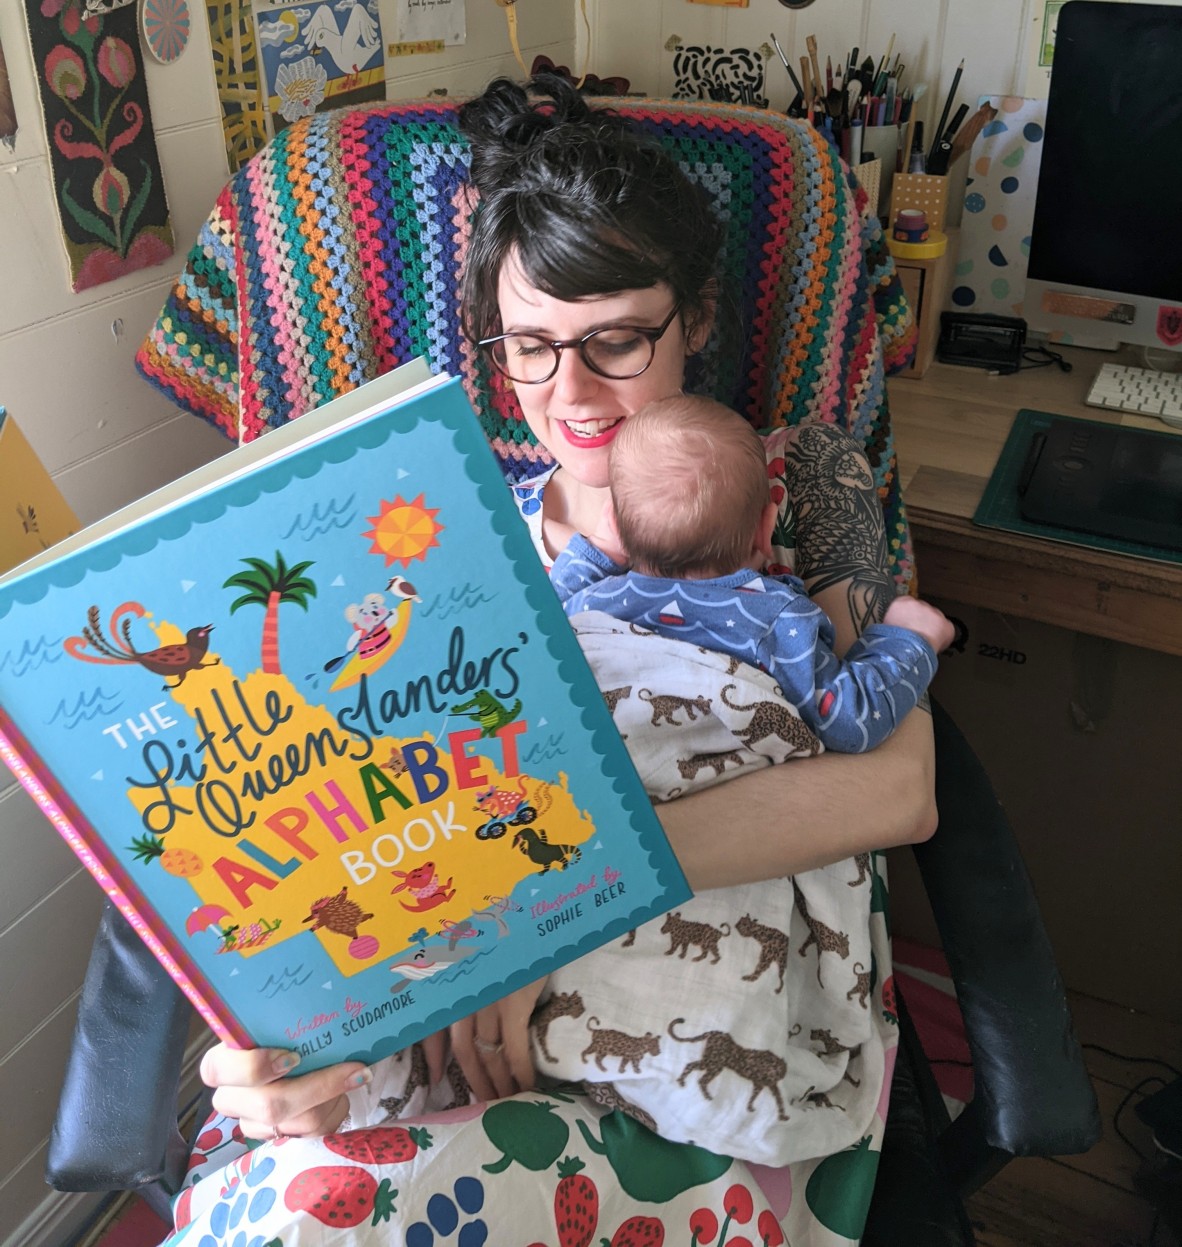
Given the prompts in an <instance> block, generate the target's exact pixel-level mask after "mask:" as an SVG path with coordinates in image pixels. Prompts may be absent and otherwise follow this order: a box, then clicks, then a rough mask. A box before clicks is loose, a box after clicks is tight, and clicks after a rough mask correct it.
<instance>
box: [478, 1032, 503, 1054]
mask: <svg viewBox="0 0 1182 1247" xmlns="http://www.w3.org/2000/svg"><path fill="white" fill-rule="evenodd" d="M472 1043H473V1044H474V1045H475V1047H476V1050H477V1051H478V1052H483V1053H484V1054H485V1055H486V1056H494V1055H495V1054H496V1053H498V1052H504V1051H505V1045H504V1044H503V1043H494V1042H493V1041H492V1040H491V1039H481V1037H480V1036H479V1035H477V1036H476V1038H475V1039H474V1040H472Z"/></svg>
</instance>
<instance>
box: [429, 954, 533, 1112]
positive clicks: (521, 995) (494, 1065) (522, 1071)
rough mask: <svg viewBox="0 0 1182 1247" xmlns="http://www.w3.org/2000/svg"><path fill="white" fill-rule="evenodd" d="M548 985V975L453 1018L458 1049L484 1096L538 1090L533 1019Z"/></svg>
mask: <svg viewBox="0 0 1182 1247" xmlns="http://www.w3.org/2000/svg"><path fill="white" fill-rule="evenodd" d="M545 985H546V980H545V979H538V980H537V982H534V983H529V984H527V986H525V987H522V988H519V989H518V990H517V991H515V992H514V993H513V994H512V995H511V996H505V997H504V998H503V999H502V1000H498V1001H497V1002H496V1003H495V1004H491V1005H488V1006H486V1007H485V1008H483V1009H481V1010H479V1011H478V1012H477V1013H473V1014H472V1015H471V1016H470V1017H466V1018H463V1019H462V1020H460V1021H459V1022H453V1023H452V1026H451V1046H452V1051H453V1052H454V1053H455V1057H456V1060H457V1061H459V1063H460V1069H461V1070H462V1071H463V1073H464V1077H465V1078H466V1079H467V1080H468V1086H470V1087H471V1088H472V1093H473V1094H474V1095H475V1096H476V1098H477V1099H478V1100H499V1099H501V1098H502V1097H503V1096H507V1095H513V1094H514V1093H515V1092H518V1091H531V1090H532V1089H533V1086H534V1082H535V1076H534V1065H533V1059H532V1057H531V1056H530V1049H529V1019H530V1015H531V1014H532V1013H533V1011H534V1006H535V1005H536V1004H537V1003H538V997H539V996H540V995H541V994H542V988H543V987H544V986H545Z"/></svg>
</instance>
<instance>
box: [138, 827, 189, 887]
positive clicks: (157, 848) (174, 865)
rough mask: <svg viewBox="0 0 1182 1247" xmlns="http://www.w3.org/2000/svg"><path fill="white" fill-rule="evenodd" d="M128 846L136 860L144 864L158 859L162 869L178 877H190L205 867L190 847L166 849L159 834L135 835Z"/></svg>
mask: <svg viewBox="0 0 1182 1247" xmlns="http://www.w3.org/2000/svg"><path fill="white" fill-rule="evenodd" d="M128 847H129V848H130V849H131V851H132V853H133V854H134V856H135V860H136V861H137V862H143V863H144V864H145V865H146V864H147V863H149V862H154V861H156V860H159V862H160V866H161V868H162V869H163V870H166V871H167V872H168V873H169V874H170V875H176V876H177V877H178V878H179V879H192V878H193V876H194V875H199V874H200V873H201V872H202V871H203V870H204V869H205V863H204V862H203V861H202V860H201V858H200V857H198V856H197V854H196V853H194V852H193V850H192V849H179V848H178V849H166V848H165V847H164V841H163V840H161V839H160V837H159V836H136V837H135V838H134V839H133V840H132V842H131V844H130V845H129V846H128Z"/></svg>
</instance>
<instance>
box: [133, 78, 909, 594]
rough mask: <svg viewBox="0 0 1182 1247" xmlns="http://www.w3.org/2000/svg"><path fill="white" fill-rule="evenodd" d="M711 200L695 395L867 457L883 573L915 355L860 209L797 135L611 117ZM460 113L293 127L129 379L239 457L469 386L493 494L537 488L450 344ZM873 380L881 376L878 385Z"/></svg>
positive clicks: (461, 221) (742, 117) (753, 121)
mask: <svg viewBox="0 0 1182 1247" xmlns="http://www.w3.org/2000/svg"><path fill="white" fill-rule="evenodd" d="M610 103H611V105H612V107H614V108H616V109H617V110H618V111H620V112H621V113H623V114H625V115H627V116H629V117H632V118H634V119H635V120H636V122H637V124H638V125H639V126H640V127H641V128H642V129H643V130H645V131H648V132H649V133H650V134H651V135H652V136H653V137H654V138H655V139H657V140H659V141H660V142H661V143H662V144H663V145H664V146H665V147H666V148H667V149H668V150H669V151H670V152H671V153H672V154H673V155H674V156H675V157H676V159H677V160H678V161H679V162H680V163H681V165H682V167H683V168H684V169H685V171H686V172H687V174H688V175H689V176H690V177H691V178H693V179H694V180H695V181H696V182H698V183H699V184H701V185H702V186H704V187H705V188H706V189H707V190H708V191H709V192H710V193H711V195H712V196H713V198H714V200H715V202H716V204H717V206H718V211H719V213H720V215H721V216H722V218H723V220H724V221H725V223H726V226H727V237H726V243H725V250H724V256H723V264H722V276H723V282H724V293H723V301H722V304H721V306H722V307H723V308H724V309H729V310H731V311H732V313H733V314H732V315H731V316H729V317H728V316H720V317H719V318H718V325H717V327H716V329H715V332H714V334H713V336H712V338H711V340H710V342H709V343H708V344H707V347H706V350H705V351H704V352H703V353H702V355H701V356H700V357H699V358H698V359H697V360H696V361H694V363H695V367H694V368H693V370H692V375H691V377H690V384H691V386H692V388H694V389H695V390H699V391H703V392H707V393H711V394H713V395H715V397H717V398H719V399H720V400H722V401H723V402H726V403H729V404H730V405H732V406H734V407H736V408H737V409H738V410H739V411H741V412H743V413H744V414H745V415H746V416H747V418H748V419H749V420H751V421H752V422H753V423H754V424H755V425H756V426H757V427H759V428H768V427H775V426H779V425H784V424H798V423H800V422H802V421H805V420H825V421H830V422H834V423H837V424H839V425H841V426H843V427H844V428H846V429H847V430H848V431H849V432H850V433H851V434H852V436H853V437H855V438H856V439H857V440H858V441H860V442H861V443H862V444H863V445H864V446H865V448H866V451H867V454H868V455H869V458H870V463H871V465H872V467H873V469H874V472H875V478H876V481H877V483H878V487H879V493H880V496H881V497H882V500H883V506H884V509H885V511H886V524H887V535H888V538H889V540H890V542H891V550H892V559H893V565H894V572H895V576H896V579H897V581H898V582H899V583H900V584H903V583H906V582H908V581H910V579H911V575H912V559H911V548H910V541H909V538H908V534H907V524H906V519H905V516H904V512H903V507H902V502H901V499H900V497H899V488H898V479H897V474H896V466H895V455H894V444H893V440H892V437H891V429H890V418H889V412H888V408H887V399H886V389H885V384H884V375H885V371H893V370H895V369H896V368H898V367H902V366H903V365H905V364H906V362H907V360H908V358H909V357H910V354H911V351H912V349H913V346H914V329H913V324H912V320H911V315H910V312H909V310H908V308H907V305H906V303H905V301H904V299H903V297H902V290H901V287H900V284H899V281H898V278H897V276H896V274H895V270H894V266H893V263H892V261H891V259H890V255H889V252H888V251H887V249H886V243H885V238H884V235H883V232H882V229H881V226H880V225H879V222H878V221H877V219H876V218H875V217H874V216H873V215H871V214H870V213H869V212H868V209H867V205H866V197H865V195H864V193H863V192H862V191H861V190H859V189H858V188H857V185H856V183H855V182H854V181H853V179H852V178H851V177H850V176H849V174H848V172H847V171H846V170H845V168H844V167H843V166H842V165H841V164H840V162H839V160H838V159H837V156H836V154H835V152H834V151H833V149H832V147H830V146H829V144H828V143H827V142H826V140H825V139H824V137H823V136H822V135H820V134H819V133H818V132H817V131H815V130H814V129H812V128H811V127H809V126H807V125H804V124H802V123H800V122H797V121H794V120H792V119H790V118H787V117H783V116H779V115H778V114H775V113H768V112H761V111H758V110H755V109H749V108H742V107H737V106H727V105H718V104H698V103H691V102H687V101H651V100H645V101H621V100H615V101H610ZM455 111H456V105H455V104H454V103H452V102H444V101H431V102H413V103H400V104H394V105H389V106H385V107H375V108H372V109H363V110H358V111H352V112H349V111H341V112H332V113H325V114H319V115H317V116H314V117H310V118H306V119H304V120H302V121H300V122H298V123H296V124H295V125H292V126H291V127H289V128H288V129H286V130H284V131H283V133H282V134H281V135H279V137H278V138H276V139H275V140H274V141H273V142H271V143H270V144H269V145H268V146H267V147H266V148H265V149H264V150H262V151H261V152H259V154H258V155H257V157H256V158H255V159H253V160H252V161H250V162H249V163H248V164H247V165H245V166H244V167H243V168H242V169H241V170H239V172H238V173H237V174H236V175H235V176H234V177H233V179H232V180H231V181H230V183H229V184H228V185H227V186H226V188H225V189H224V190H223V192H222V194H221V195H220V196H219V198H218V202H217V205H216V207H215V208H214V210H213V212H212V214H211V215H210V217H209V219H208V221H207V222H206V224H205V225H204V226H203V227H202V230H201V234H200V236H199V238H198V241H197V244H196V246H195V247H194V248H193V250H192V251H191V252H190V254H189V258H188V263H187V264H186V267H185V269H184V272H183V273H182V274H181V276H180V278H179V279H178V281H177V284H176V286H175V287H174V290H173V293H172V295H171V296H170V298H169V300H168V302H167V304H166V305H165V307H164V310H163V311H162V312H161V314H160V317H159V319H158V320H157V322H156V324H155V326H154V327H153V329H152V331H151V333H150V334H149V335H148V338H147V340H146V341H145V342H144V344H143V346H142V347H141V349H140V352H139V355H138V356H137V363H138V366H139V368H140V370H141V371H142V372H143V374H144V375H145V376H146V377H147V378H148V379H149V380H150V381H152V382H153V383H154V384H156V385H157V386H159V387H160V388H161V389H162V390H163V391H164V392H165V393H167V394H168V395H169V396H170V397H171V398H172V399H174V401H176V402H178V403H180V404H181V405H182V406H183V407H185V408H187V409H188V410H189V411H191V412H194V413H195V414H197V415H200V416H203V417H204V418H205V419H207V420H209V421H210V422H211V423H213V424H215V425H216V426H217V427H218V428H220V429H221V430H222V431H223V432H224V433H225V434H226V435H227V436H228V437H231V438H236V439H238V440H240V441H249V440H251V439H252V438H255V437H257V436H258V435H259V434H260V433H263V432H265V431H266V430H267V429H268V428H273V427H277V426H278V425H281V424H283V423H285V422H286V421H288V420H291V419H294V418H295V417H296V416H299V415H302V414H303V413H304V412H306V411H309V410H311V409H312V408H314V407H318V406H319V405H320V404H322V403H325V402H327V401H328V400H329V399H331V398H333V397H335V396H336V395H337V394H340V393H342V392H344V391H347V390H350V389H352V388H353V387H355V386H356V385H358V384H360V383H361V382H363V381H366V380H368V379H370V378H372V377H374V376H376V375H378V374H380V373H383V372H386V371H387V370H389V369H390V368H393V367H394V366H395V365H396V364H400V363H403V362H405V361H406V360H408V359H411V358H413V357H414V356H416V355H423V356H426V358H427V359H428V361H429V362H430V364H431V366H432V367H433V368H434V369H436V370H446V371H448V372H452V373H456V374H459V375H461V376H462V377H463V378H464V381H465V384H466V386H467V389H468V393H469V395H470V397H471V398H472V401H473V404H474V405H475V407H476V409H477V411H478V412H479V414H480V417H481V420H482V422H483V424H484V427H485V430H486V432H487V433H488V436H489V440H490V442H491V444H492V446H493V448H494V450H495V451H496V453H497V455H498V457H499V459H500V461H501V465H502V467H503V469H504V471H505V474H506V477H507V478H508V479H510V480H511V481H517V480H521V479H523V478H525V477H528V476H532V475H534V474H535V473H537V472H539V471H540V470H542V468H543V467H545V466H546V465H547V464H548V462H549V459H548V456H547V455H546V453H545V452H544V451H543V450H542V449H541V448H539V447H538V446H537V445H536V444H535V443H534V441H533V439H532V437H531V435H530V433H529V430H528V428H527V427H526V424H525V422H524V420H523V419H522V417H521V413H520V410H519V408H518V406H517V401H516V399H515V397H514V396H513V393H512V391H511V390H509V389H508V388H507V386H506V385H505V384H503V383H502V380H501V378H500V377H499V375H498V374H495V373H493V372H491V370H490V369H489V367H488V366H487V364H486V363H485V361H484V360H483V359H482V358H481V357H480V355H479V354H478V353H477V352H475V351H473V349H472V348H471V346H470V345H469V344H468V343H467V341H466V340H465V339H464V337H463V335H462V334H461V332H460V319H459V306H458V284H459V283H458V276H459V272H460V266H461V263H462V259H463V254H464V247H465V241H466V238H467V232H468V220H469V213H470V207H471V195H470V190H469V184H468V148H467V142H466V140H465V139H464V138H463V137H462V136H461V135H460V133H459V132H458V130H457V129H456V126H455ZM884 366H885V368H884Z"/></svg>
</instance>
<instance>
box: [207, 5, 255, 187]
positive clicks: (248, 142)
mask: <svg viewBox="0 0 1182 1247" xmlns="http://www.w3.org/2000/svg"><path fill="white" fill-rule="evenodd" d="M205 15H206V18H207V19H208V21H209V42H210V47H211V50H212V54H213V74H214V81H215V83H216V84H217V92H218V103H219V104H220V105H221V109H222V139H223V141H224V142H225V145H226V163H227V164H228V165H229V168H230V172H231V173H234V172H236V171H237V170H238V168H239V167H240V166H241V165H244V164H245V163H246V162H247V161H248V160H249V159H250V158H251V156H253V155H254V154H255V152H257V151H258V150H259V149H260V148H262V147H264V146H265V145H266V142H267V139H268V138H269V137H270V136H269V134H268V131H267V107H266V103H265V101H264V99H263V80H262V76H261V73H260V70H259V60H258V55H257V50H256V45H255V38H254V17H253V16H252V14H251V7H250V0H207V3H206V5H205Z"/></svg>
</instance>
